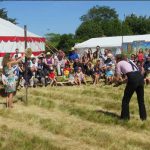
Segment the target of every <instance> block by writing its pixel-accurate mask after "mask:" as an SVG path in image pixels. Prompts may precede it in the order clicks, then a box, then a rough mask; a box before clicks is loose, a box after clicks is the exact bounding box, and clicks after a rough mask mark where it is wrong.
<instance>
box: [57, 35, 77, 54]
mask: <svg viewBox="0 0 150 150" xmlns="http://www.w3.org/2000/svg"><path fill="white" fill-rule="evenodd" d="M75 43H76V42H75V38H74V35H73V34H63V35H61V37H60V41H59V43H58V46H57V48H58V49H62V50H63V51H64V52H65V53H68V50H70V49H71V47H73V46H74V44H75Z"/></svg>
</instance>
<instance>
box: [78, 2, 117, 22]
mask: <svg viewBox="0 0 150 150" xmlns="http://www.w3.org/2000/svg"><path fill="white" fill-rule="evenodd" d="M117 18H118V14H117V12H116V11H115V9H113V8H110V7H107V6H102V7H100V6H98V5H97V6H94V7H93V8H91V9H90V10H89V11H88V13H87V14H85V15H83V16H81V18H80V19H81V21H83V22H86V21H90V20H96V21H104V20H105V21H106V20H113V19H117Z"/></svg>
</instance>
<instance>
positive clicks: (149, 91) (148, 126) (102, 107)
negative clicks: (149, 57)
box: [0, 85, 150, 150]
mask: <svg viewBox="0 0 150 150" xmlns="http://www.w3.org/2000/svg"><path fill="white" fill-rule="evenodd" d="M123 90H124V85H121V86H119V87H112V86H103V87H101V86H100V85H98V86H93V85H88V86H81V87H77V86H73V87H70V86H62V87H43V88H40V87H38V88H35V89H29V95H28V105H25V103H24V100H25V94H24V92H25V90H23V89H22V90H21V91H19V92H18V93H17V95H16V96H15V104H14V106H15V107H14V108H13V109H6V108H5V107H4V104H3V103H4V102H5V97H1V99H0V150H101V149H104V150H149V149H150V119H149V116H150V107H149V106H150V87H146V88H145V103H146V108H147V113H148V120H147V121H144V122H142V121H141V120H140V119H139V114H138V105H137V100H136V95H133V97H132V100H131V103H130V113H131V120H130V121H121V120H120V119H119V115H120V108H121V98H122V95H123Z"/></svg>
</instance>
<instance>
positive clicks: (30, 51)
mask: <svg viewBox="0 0 150 150" xmlns="http://www.w3.org/2000/svg"><path fill="white" fill-rule="evenodd" d="M31 55H32V49H31V48H27V49H26V50H25V56H26V57H27V58H29V57H31Z"/></svg>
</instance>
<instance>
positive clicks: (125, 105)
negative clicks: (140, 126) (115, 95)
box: [116, 54, 147, 120]
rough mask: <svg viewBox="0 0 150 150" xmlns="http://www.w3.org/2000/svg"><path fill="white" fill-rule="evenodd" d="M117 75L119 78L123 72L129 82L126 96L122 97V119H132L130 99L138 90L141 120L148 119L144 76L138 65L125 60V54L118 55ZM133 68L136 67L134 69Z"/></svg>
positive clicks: (125, 91)
mask: <svg viewBox="0 0 150 150" xmlns="http://www.w3.org/2000/svg"><path fill="white" fill-rule="evenodd" d="M116 63H117V64H116V76H117V78H119V77H120V76H121V74H122V73H123V74H125V75H126V76H127V79H128V82H127V85H126V88H125V90H124V96H123V99H122V111H121V119H130V113H129V103H130V99H131V97H132V95H133V93H134V91H136V94H137V100H138V105H139V114H140V118H141V120H146V118H147V114H146V109H145V104H144V78H143V76H142V75H141V73H140V72H139V71H138V67H137V66H136V65H135V64H134V63H133V62H132V63H129V62H127V61H125V60H124V56H123V55H121V54H118V55H116ZM133 68H135V69H134V70H133Z"/></svg>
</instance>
